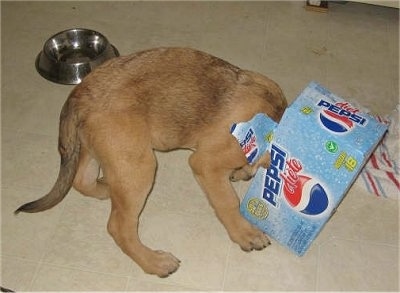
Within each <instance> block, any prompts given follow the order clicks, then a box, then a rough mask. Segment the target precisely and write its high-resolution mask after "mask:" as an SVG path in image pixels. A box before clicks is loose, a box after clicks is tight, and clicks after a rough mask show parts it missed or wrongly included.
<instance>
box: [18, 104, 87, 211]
mask: <svg viewBox="0 0 400 293" xmlns="http://www.w3.org/2000/svg"><path fill="white" fill-rule="evenodd" d="M73 108H74V107H73V100H72V99H68V100H67V101H66V103H65V104H64V106H63V108H62V111H61V115H60V129H59V139H58V151H59V153H60V156H61V163H60V171H59V173H58V178H57V181H56V183H55V184H54V186H53V188H52V189H51V190H50V192H49V193H48V194H46V195H45V196H43V197H42V198H39V199H38V200H35V201H32V202H28V203H26V204H24V205H22V206H20V207H19V208H18V209H17V210H16V211H15V212H14V213H15V214H18V213H19V212H25V213H36V212H41V211H45V210H47V209H50V208H52V207H53V206H55V205H57V204H58V203H59V202H61V201H62V200H63V199H64V197H65V196H66V195H67V193H68V191H69V190H70V189H71V186H72V183H73V180H74V178H75V175H76V171H77V168H78V162H79V152H80V141H79V138H78V135H77V134H78V131H77V128H78V126H79V121H78V117H77V113H76V112H75V111H74V109H73Z"/></svg>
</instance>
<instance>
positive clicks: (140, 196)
mask: <svg viewBox="0 0 400 293" xmlns="http://www.w3.org/2000/svg"><path fill="white" fill-rule="evenodd" d="M132 120H133V119H129V118H128V119H124V116H123V115H118V117H117V118H116V119H115V120H113V121H111V119H109V120H108V121H107V123H104V124H103V125H101V127H100V129H101V133H99V134H98V135H97V136H96V137H95V139H94V140H93V145H92V147H93V149H94V151H95V153H96V156H97V157H98V158H99V161H100V163H101V166H102V170H103V172H104V175H105V178H106V180H107V185H108V187H109V190H110V198H111V213H110V218H109V221H108V226H107V228H108V231H109V233H110V234H111V236H112V237H113V239H114V241H115V242H116V243H117V244H118V246H119V247H120V248H121V250H122V251H123V252H124V253H126V254H127V255H128V256H129V257H131V258H132V259H133V260H134V261H135V262H136V263H137V264H138V265H139V266H140V267H141V268H142V269H143V270H144V271H145V272H147V273H149V274H156V275H158V276H160V277H166V276H168V275H169V274H171V273H173V272H175V271H176V270H177V269H178V267H179V260H178V259H177V258H176V257H174V256H173V255H172V254H170V253H166V252H162V251H154V250H152V249H150V248H148V247H146V246H145V245H143V244H142V242H141V241H140V239H139V235H138V225H139V216H140V213H141V211H142V209H143V207H144V205H145V202H146V198H147V196H148V194H149V192H150V191H151V188H152V186H153V180H154V176H155V172H156V166H157V163H156V158H155V155H154V153H153V150H152V148H151V145H150V142H149V138H148V127H146V124H144V123H143V122H142V121H141V120H139V119H136V120H135V121H132ZM111 138H112V139H111ZM104 142H106V143H104Z"/></svg>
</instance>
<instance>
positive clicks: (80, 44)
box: [36, 28, 119, 84]
mask: <svg viewBox="0 0 400 293" xmlns="http://www.w3.org/2000/svg"><path fill="white" fill-rule="evenodd" d="M116 56H119V53H118V51H117V49H116V48H115V47H114V46H112V45H111V44H110V43H109V42H108V40H107V39H106V37H105V36H103V35H102V34H101V33H99V32H96V31H93V30H89V29H81V28H77V29H69V30H65V31H62V32H59V33H57V34H55V35H54V36H52V37H50V38H49V39H48V40H47V41H46V43H45V44H44V46H43V50H42V51H41V52H40V53H39V55H38V56H37V58H36V69H37V71H38V72H39V73H40V75H41V76H43V77H44V78H46V79H48V80H50V81H53V82H56V83H61V84H78V83H80V82H81V81H82V79H83V78H84V77H85V76H86V75H87V74H88V73H89V72H90V71H92V70H93V69H94V68H95V67H96V66H98V65H100V64H101V63H103V62H104V61H106V60H108V59H110V58H113V57H116Z"/></svg>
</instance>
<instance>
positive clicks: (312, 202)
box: [283, 175, 329, 216]
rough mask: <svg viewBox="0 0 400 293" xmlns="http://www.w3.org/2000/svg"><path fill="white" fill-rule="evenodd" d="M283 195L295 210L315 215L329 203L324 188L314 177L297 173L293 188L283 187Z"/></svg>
mask: <svg viewBox="0 0 400 293" xmlns="http://www.w3.org/2000/svg"><path fill="white" fill-rule="evenodd" d="M283 193H284V196H285V199H286V201H287V202H288V203H289V205H290V206H291V207H292V208H293V209H294V210H296V211H298V212H300V213H302V214H306V215H310V216H316V215H319V214H322V213H323V212H324V211H325V210H326V209H327V208H328V205H329V198H328V194H327V192H326V191H325V188H324V187H323V186H322V185H321V184H320V183H319V182H318V181H316V180H315V179H314V178H310V177H308V176H304V175H298V181H297V184H296V186H295V188H294V189H293V190H288V189H286V188H285V189H284V192H283Z"/></svg>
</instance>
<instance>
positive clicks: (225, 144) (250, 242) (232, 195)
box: [189, 136, 270, 251]
mask: <svg viewBox="0 0 400 293" xmlns="http://www.w3.org/2000/svg"><path fill="white" fill-rule="evenodd" d="M189 163H190V166H191V167H192V170H193V173H194V174H195V177H196V179H197V181H198V182H199V184H200V186H201V187H202V188H203V190H204V191H205V193H206V194H207V196H208V199H209V201H210V204H211V206H212V207H213V208H214V210H215V212H216V215H217V217H218V218H219V220H220V221H221V222H222V224H223V225H224V226H225V228H226V230H227V231H228V234H229V236H230V238H231V239H232V241H234V242H236V243H238V244H239V245H240V247H241V248H242V249H243V250H245V251H250V250H253V249H257V250H259V249H263V248H264V247H266V246H267V245H269V243H270V242H269V240H268V238H267V237H266V236H265V234H264V233H263V232H262V231H260V230H258V229H257V228H255V227H254V226H252V225H251V224H250V223H249V222H248V221H247V220H245V219H244V218H243V217H242V215H241V214H240V211H239V198H238V197H237V195H236V192H235V190H234V189H233V187H232V185H231V183H230V181H229V176H230V175H231V174H232V172H233V170H234V169H237V168H239V167H240V166H243V165H245V164H246V158H245V156H244V154H243V152H242V150H241V149H240V147H239V145H238V144H237V142H236V141H234V140H231V139H230V138H229V137H228V136H227V137H226V139H224V141H221V140H219V142H217V145H211V144H210V145H207V146H203V147H202V148H200V147H199V148H198V150H197V151H196V152H195V153H193V154H192V155H191V157H190V158H189Z"/></svg>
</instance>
